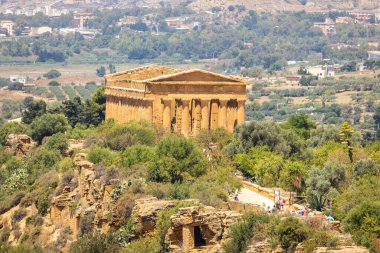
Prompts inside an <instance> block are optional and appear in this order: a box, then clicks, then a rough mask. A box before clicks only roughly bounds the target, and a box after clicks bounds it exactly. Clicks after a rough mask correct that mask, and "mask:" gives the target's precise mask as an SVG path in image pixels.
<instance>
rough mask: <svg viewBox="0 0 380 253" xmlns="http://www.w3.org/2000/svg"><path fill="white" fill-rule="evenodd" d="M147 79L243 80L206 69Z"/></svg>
mask: <svg viewBox="0 0 380 253" xmlns="http://www.w3.org/2000/svg"><path fill="white" fill-rule="evenodd" d="M145 81H150V82H185V81H188V82H236V83H240V82H242V80H240V79H238V78H233V77H229V76H224V75H220V74H216V73H212V72H208V71H205V70H199V69H194V70H188V71H182V72H179V73H174V74H169V75H163V76H159V77H156V78H152V79H147V80H145Z"/></svg>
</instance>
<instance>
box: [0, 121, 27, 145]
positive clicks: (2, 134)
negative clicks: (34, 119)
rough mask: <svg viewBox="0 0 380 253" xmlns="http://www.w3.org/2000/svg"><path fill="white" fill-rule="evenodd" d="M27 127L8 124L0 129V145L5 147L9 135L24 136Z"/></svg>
mask: <svg viewBox="0 0 380 253" xmlns="http://www.w3.org/2000/svg"><path fill="white" fill-rule="evenodd" d="M27 132H28V126H27V125H25V124H22V123H17V122H9V123H6V124H4V125H2V126H1V127H0V145H3V146H4V145H5V144H6V141H7V137H8V135H9V134H26V133H27Z"/></svg>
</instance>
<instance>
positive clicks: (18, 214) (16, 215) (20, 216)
mask: <svg viewBox="0 0 380 253" xmlns="http://www.w3.org/2000/svg"><path fill="white" fill-rule="evenodd" d="M25 216H26V210H25V208H19V209H17V210H16V211H15V212H14V213H13V215H12V221H15V222H19V221H20V220H22V219H23V218H24V217H25Z"/></svg>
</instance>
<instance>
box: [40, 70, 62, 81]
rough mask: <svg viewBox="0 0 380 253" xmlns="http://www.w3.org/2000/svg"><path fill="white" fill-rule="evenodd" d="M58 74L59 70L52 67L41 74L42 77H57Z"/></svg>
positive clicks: (59, 74)
mask: <svg viewBox="0 0 380 253" xmlns="http://www.w3.org/2000/svg"><path fill="white" fill-rule="evenodd" d="M60 76H61V72H59V71H58V70H55V69H52V70H50V71H49V72H47V73H45V74H44V75H43V77H45V78H47V79H53V78H57V77H60Z"/></svg>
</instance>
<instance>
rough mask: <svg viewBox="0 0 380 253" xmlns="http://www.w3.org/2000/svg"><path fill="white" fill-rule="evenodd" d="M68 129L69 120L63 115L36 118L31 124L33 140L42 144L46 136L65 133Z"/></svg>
mask: <svg viewBox="0 0 380 253" xmlns="http://www.w3.org/2000/svg"><path fill="white" fill-rule="evenodd" d="M68 129H69V124H68V122H67V119H66V117H65V116H64V115H61V114H44V115H42V116H40V117H38V118H36V119H35V120H34V121H33V122H32V124H31V133H32V138H33V139H34V140H36V141H37V142H38V143H42V140H43V138H44V137H46V136H52V135H53V134H56V133H64V132H65V131H67V130H68Z"/></svg>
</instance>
